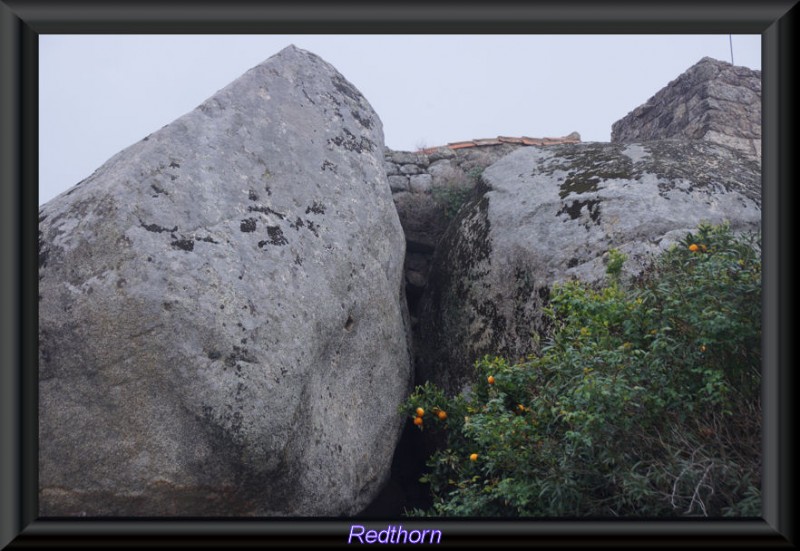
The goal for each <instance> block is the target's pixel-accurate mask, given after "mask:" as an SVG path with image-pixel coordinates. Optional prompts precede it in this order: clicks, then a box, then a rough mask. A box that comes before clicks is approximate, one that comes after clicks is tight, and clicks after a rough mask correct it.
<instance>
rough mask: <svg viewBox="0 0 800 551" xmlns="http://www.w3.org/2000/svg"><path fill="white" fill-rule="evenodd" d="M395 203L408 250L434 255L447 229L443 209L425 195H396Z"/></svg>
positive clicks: (428, 195)
mask: <svg viewBox="0 0 800 551" xmlns="http://www.w3.org/2000/svg"><path fill="white" fill-rule="evenodd" d="M394 202H395V206H396V207H397V214H398V216H399V217H400V223H401V224H402V226H403V231H404V232H405V236H406V244H407V247H408V250H409V251H410V252H415V253H419V252H429V253H432V252H433V250H434V248H435V247H436V244H437V243H438V242H439V238H440V237H441V236H442V234H443V233H444V230H445V229H446V228H447V220H446V219H445V216H444V212H443V210H442V208H441V207H440V206H439V205H438V204H436V202H435V201H434V200H433V198H432V197H431V195H430V194H425V193H411V192H403V193H395V194H394Z"/></svg>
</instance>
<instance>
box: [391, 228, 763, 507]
mask: <svg viewBox="0 0 800 551" xmlns="http://www.w3.org/2000/svg"><path fill="white" fill-rule="evenodd" d="M692 245H696V246H695V247H692ZM623 262H624V258H623V257H622V255H620V254H619V253H614V254H610V258H609V263H608V267H609V268H608V271H609V275H610V276H611V277H612V281H611V282H610V283H609V284H608V285H606V286H602V287H590V286H587V285H586V284H582V283H578V282H569V283H565V284H563V285H560V286H557V287H555V288H554V289H553V290H552V292H551V299H550V302H549V305H548V307H547V309H546V315H547V316H548V317H549V319H550V320H551V322H552V327H553V329H552V332H551V334H550V335H549V336H548V339H547V342H546V345H545V346H544V347H543V348H542V351H541V352H540V353H539V354H538V355H536V356H529V357H527V358H523V359H521V360H520V361H518V362H508V361H506V360H505V359H503V358H497V357H488V356H487V357H484V358H482V359H481V360H479V361H478V362H476V365H475V367H476V380H475V382H474V383H473V384H472V386H471V390H470V392H469V393H468V394H466V395H461V396H456V397H447V396H445V395H444V393H443V392H442V391H441V390H440V389H438V388H437V387H435V386H434V385H431V384H426V385H425V386H421V387H417V389H416V390H415V392H414V393H413V395H412V396H411V397H410V399H409V400H408V401H407V403H406V404H405V405H404V408H405V411H407V412H408V413H409V415H411V416H412V417H413V416H414V410H415V409H416V408H417V407H423V408H424V409H425V410H426V412H428V411H433V410H434V409H435V408H438V409H442V410H445V411H447V412H448V416H447V419H446V420H445V421H439V420H437V419H434V418H433V417H431V418H430V419H429V418H428V414H427V413H426V417H425V421H424V423H423V424H422V426H421V427H419V428H420V430H425V431H434V432H439V433H440V434H441V436H442V438H444V439H445V440H446V446H445V447H444V448H443V449H440V450H439V451H437V452H436V453H435V454H434V455H433V456H432V457H431V458H430V459H429V462H428V466H429V467H430V469H431V470H430V472H429V473H428V474H427V475H426V476H425V477H424V480H423V481H424V482H427V483H428V484H429V485H430V490H431V492H432V494H433V498H434V505H433V507H432V508H431V509H430V510H428V511H420V510H415V511H412V512H411V513H410V514H413V515H418V516H430V515H433V516H437V515H445V516H503V517H508V516H524V517H562V516H580V517H585V516H742V515H745V516H758V515H759V514H760V493H759V487H760V426H761V414H760V405H759V388H760V371H759V366H760V361H761V353H760V340H761V263H760V245H759V243H758V240H757V238H756V237H755V236H749V237H737V236H734V234H733V233H732V232H731V230H730V228H728V227H727V226H719V227H710V226H701V227H700V228H699V229H698V230H697V232H696V233H694V234H689V235H687V236H686V238H685V239H684V240H683V241H681V242H680V243H679V244H677V245H676V246H674V247H673V248H672V249H671V250H669V251H667V252H665V253H664V254H663V255H661V256H660V257H658V258H657V259H656V260H655V261H654V262H653V264H652V265H651V266H650V267H649V268H648V269H647V270H646V271H645V273H644V274H643V275H641V276H640V277H638V278H637V279H636V280H634V281H631V282H628V283H627V284H626V285H625V286H623V285H622V284H620V283H619V281H618V277H615V275H616V276H618V275H619V273H620V271H621V268H622V263H623ZM490 377H491V381H490V379H489V378H490ZM471 454H477V459H476V460H474V461H473V460H471V459H470V455H471Z"/></svg>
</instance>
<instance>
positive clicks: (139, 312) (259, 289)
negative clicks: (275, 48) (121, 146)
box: [39, 47, 412, 516]
mask: <svg viewBox="0 0 800 551" xmlns="http://www.w3.org/2000/svg"><path fill="white" fill-rule="evenodd" d="M39 220H40V223H39V265H40V272H39V278H40V281H39V370H40V382H39V404H40V408H39V484H40V494H39V500H40V501H39V503H40V514H41V515H43V516H51V515H82V514H88V515H122V516H138V515H155V516H163V515H216V516H226V515H237V516H241V515H265V516H271V515H298V516H303V515H312V516H313V515H342V514H345V515H346V514H354V513H356V512H357V511H359V510H361V509H362V508H363V507H364V506H365V505H366V504H367V503H369V501H370V500H371V499H372V498H373V497H374V496H375V495H376V494H377V492H378V491H379V490H380V487H381V485H382V484H383V483H384V482H385V481H386V479H387V477H388V475H389V466H390V464H391V458H392V453H393V451H394V448H395V443H396V442H397V439H398V437H399V433H400V429H401V425H402V423H403V419H402V418H401V417H400V416H399V415H398V412H397V405H398V404H399V403H400V402H401V401H402V400H403V399H404V398H405V397H406V396H407V393H408V392H409V390H410V385H411V377H412V367H411V364H410V358H409V343H408V341H407V339H406V335H407V333H408V327H407V324H408V316H407V313H406V312H405V311H404V309H405V298H404V296H403V286H402V283H403V281H402V280H403V272H402V269H403V262H404V251H405V246H404V238H403V233H402V228H401V226H400V222H399V220H398V216H397V212H396V211H395V208H394V206H393V204H392V198H391V194H390V190H389V186H388V183H387V181H386V176H385V171H384V166H383V131H382V125H381V122H380V120H379V119H378V117H377V116H376V114H375V113H374V112H373V110H372V108H371V106H370V105H369V104H368V103H367V101H366V100H365V99H364V97H363V96H362V95H361V94H360V93H359V92H358V91H357V90H356V89H355V88H354V87H353V86H352V85H351V84H350V83H349V82H347V81H346V80H345V79H344V78H343V77H342V76H341V75H340V74H339V73H337V72H336V70H335V69H334V68H333V67H331V66H330V65H329V64H327V63H326V62H324V61H323V60H321V59H320V58H318V57H317V56H315V55H313V54H310V53H308V52H305V51H303V50H299V49H297V48H295V47H289V48H287V49H285V50H283V51H281V52H280V53H279V54H277V55H275V56H273V57H272V58H270V59H269V60H267V61H266V62H264V63H263V64H261V65H259V66H257V67H255V68H253V69H252V70H250V71H249V72H247V73H246V74H245V75H243V76H242V77H241V78H239V79H237V80H236V81H234V82H233V83H232V84H230V85H229V86H227V87H226V88H224V89H223V90H221V91H220V92H218V93H217V94H215V95H214V96H213V97H211V98H210V99H209V100H207V101H206V102H204V103H203V104H202V105H200V106H199V107H198V108H197V109H195V110H194V111H192V112H191V113H189V114H187V115H185V116H183V117H181V118H179V119H177V120H176V121H174V122H173V123H171V124H170V125H168V126H166V127H165V128H163V129H161V130H159V131H158V132H155V133H154V134H152V135H150V136H148V137H147V138H145V139H144V140H143V141H141V142H139V143H137V144H135V145H133V146H131V147H129V148H128V149H126V150H124V151H122V152H121V153H119V154H117V155H116V156H115V157H113V158H112V159H110V160H109V161H108V162H107V163H106V164H105V165H103V166H102V167H101V168H100V169H98V170H97V171H96V172H95V173H94V174H93V175H92V176H91V177H90V178H88V179H87V180H85V181H84V182H82V183H80V184H79V185H77V186H76V187H73V188H72V189H70V190H69V191H67V192H66V193H64V194H62V195H60V196H58V197H57V198H55V199H53V200H52V201H50V202H48V203H47V204H45V205H44V206H43V207H42V208H41V211H40V216H39Z"/></svg>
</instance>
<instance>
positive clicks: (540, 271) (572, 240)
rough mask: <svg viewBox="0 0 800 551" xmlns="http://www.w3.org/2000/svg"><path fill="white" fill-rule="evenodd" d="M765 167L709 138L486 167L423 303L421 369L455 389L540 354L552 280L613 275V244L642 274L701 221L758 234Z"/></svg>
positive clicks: (524, 152)
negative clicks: (478, 370)
mask: <svg viewBox="0 0 800 551" xmlns="http://www.w3.org/2000/svg"><path fill="white" fill-rule="evenodd" d="M760 189H761V187H760V170H759V167H758V164H757V162H755V161H754V160H751V159H749V158H747V157H745V156H743V155H742V154H740V153H739V152H737V151H735V150H732V149H730V148H727V147H724V146H718V145H715V144H711V143H708V142H682V141H661V142H650V143H642V144H597V143H590V144H578V145H560V146H551V147H548V148H524V149H519V150H517V151H515V152H514V153H511V154H509V155H508V156H506V157H504V158H503V159H501V160H500V161H498V162H497V163H495V164H493V165H492V166H490V167H489V168H487V169H486V170H485V171H484V173H483V188H482V189H481V190H480V191H481V193H480V194H479V196H478V198H476V199H475V200H474V201H473V203H472V204H471V207H470V208H468V209H462V210H461V212H460V215H459V218H457V219H456V220H455V221H454V222H453V224H451V225H450V226H449V227H448V229H447V232H446V233H445V234H444V236H443V237H442V240H441V242H440V243H439V246H438V247H437V249H436V252H435V254H434V259H433V264H432V266H431V271H430V276H429V280H428V285H427V287H426V289H425V293H424V294H423V296H422V299H421V303H420V306H419V326H420V328H419V331H418V332H417V334H418V335H419V337H420V341H419V342H418V343H417V346H418V350H419V355H418V362H419V363H418V366H417V368H418V373H419V374H420V375H421V376H422V377H423V379H429V380H432V381H434V382H436V383H438V384H440V385H442V386H444V387H445V389H447V390H448V391H449V392H451V393H456V392H458V391H460V390H462V389H463V385H464V383H465V381H466V380H467V378H468V377H469V376H470V375H471V373H472V365H473V363H474V360H475V359H477V358H479V357H481V356H482V355H484V354H490V353H491V354H494V353H497V354H500V355H504V356H506V357H508V358H510V359H512V360H516V359H517V358H519V357H520V356H523V355H525V354H528V353H531V352H534V351H535V350H536V335H540V334H541V332H542V331H543V330H544V329H545V328H544V322H543V318H542V315H541V307H542V305H543V304H544V303H545V302H546V300H547V297H548V295H549V289H550V287H551V286H552V284H553V283H554V282H557V281H564V280H567V279H571V278H579V279H582V280H585V281H588V282H596V281H599V280H601V279H602V278H604V277H605V265H604V255H605V253H606V252H607V251H608V250H609V249H611V248H616V249H619V250H621V251H622V252H624V253H625V254H626V255H628V261H627V262H626V269H627V270H628V273H629V274H632V273H636V272H637V271H639V270H640V268H641V267H642V266H643V265H644V264H645V263H646V262H647V261H648V260H650V259H651V258H652V255H653V254H657V253H659V252H661V251H663V250H664V249H665V248H666V247H668V246H669V245H670V244H672V243H674V242H675V241H677V240H678V239H680V238H682V237H683V236H684V235H685V234H686V232H687V231H691V230H693V229H695V228H696V226H697V225H698V224H699V223H700V222H708V223H713V224H717V223H721V222H723V221H726V220H727V221H729V222H730V223H731V225H732V227H733V228H734V229H736V230H748V229H750V230H752V229H758V227H759V224H760V216H761V196H760Z"/></svg>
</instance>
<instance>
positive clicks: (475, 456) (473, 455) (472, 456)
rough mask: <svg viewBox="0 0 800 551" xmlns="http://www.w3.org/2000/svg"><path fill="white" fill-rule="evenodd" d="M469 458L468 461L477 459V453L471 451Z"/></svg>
mask: <svg viewBox="0 0 800 551" xmlns="http://www.w3.org/2000/svg"><path fill="white" fill-rule="evenodd" d="M469 460H470V461H477V460H478V454H477V453H473V454H472V455H470V456H469Z"/></svg>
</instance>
